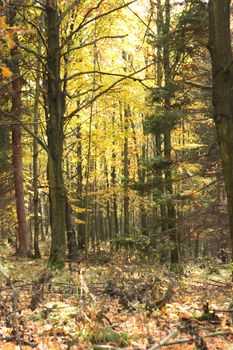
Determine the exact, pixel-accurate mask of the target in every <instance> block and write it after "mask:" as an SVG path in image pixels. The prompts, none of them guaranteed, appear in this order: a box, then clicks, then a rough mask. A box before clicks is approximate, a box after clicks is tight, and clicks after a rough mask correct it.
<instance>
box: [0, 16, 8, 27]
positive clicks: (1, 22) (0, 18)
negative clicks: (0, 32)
mask: <svg viewBox="0 0 233 350" xmlns="http://www.w3.org/2000/svg"><path fill="white" fill-rule="evenodd" d="M0 28H1V29H7V28H8V25H7V23H6V17H5V16H0Z"/></svg>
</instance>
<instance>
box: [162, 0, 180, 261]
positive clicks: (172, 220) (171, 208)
mask: <svg viewBox="0 0 233 350" xmlns="http://www.w3.org/2000/svg"><path fill="white" fill-rule="evenodd" d="M170 6H171V4H170V0H165V26H164V34H165V35H166V36H167V38H166V40H165V43H164V75H165V76H164V78H165V90H166V92H167V97H166V98H165V100H164V104H165V109H166V110H167V111H170V109H171V96H170V94H171V92H170V89H171V67H170V66H171V63H170V42H169V35H170V19H171V14H170ZM164 156H165V158H166V160H168V161H169V163H170V164H171V129H170V127H169V126H168V127H167V129H166V130H165V132H164ZM165 181H166V190H167V192H168V193H169V196H170V197H172V194H173V181H172V171H171V165H168V166H167V168H166V170H165ZM167 216H168V230H169V235H170V239H171V241H172V243H173V247H172V249H171V266H172V268H173V266H174V265H175V264H177V263H178V262H179V247H178V242H177V232H176V210H175V204H174V202H173V199H172V198H170V199H168V201H167ZM174 267H175V266H174Z"/></svg>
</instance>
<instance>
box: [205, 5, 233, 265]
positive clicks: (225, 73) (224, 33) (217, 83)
mask: <svg viewBox="0 0 233 350" xmlns="http://www.w3.org/2000/svg"><path fill="white" fill-rule="evenodd" d="M230 3H231V1H230V0H210V1H209V43H208V48H209V51H210V55H211V60H212V76H213V107H214V120H215V125H216V130H217V138H218V143H219V148H220V154H221V159H222V166H223V173H224V181H225V187H226V193H227V201H228V213H229V224H230V237H231V251H232V260H233V64H232V63H233V57H232V48H231V30H230Z"/></svg>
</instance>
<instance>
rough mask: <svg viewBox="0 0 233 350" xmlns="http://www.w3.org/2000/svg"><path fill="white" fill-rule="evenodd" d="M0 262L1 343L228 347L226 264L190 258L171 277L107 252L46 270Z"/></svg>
mask: <svg viewBox="0 0 233 350" xmlns="http://www.w3.org/2000/svg"><path fill="white" fill-rule="evenodd" d="M1 262H2V264H4V266H6V267H7V270H4V271H0V272H1V276H0V349H2V350H11V349H32V348H34V349H37V350H47V349H59V350H60V349H70V350H77V349H78V350H86V349H95V350H116V349H117V350H119V349H131V350H136V349H137V350H145V349H149V350H155V349H160V348H161V349H166V350H178V349H186V350H191V349H197V350H206V349H209V350H212V349H215V350H217V349H219V350H220V349H221V350H223V349H228V350H230V349H233V325H232V319H233V310H232V313H230V312H229V311H226V310H228V309H229V307H230V309H232V308H233V305H232V307H231V305H230V304H231V300H232V283H231V278H230V271H229V270H228V269H227V268H226V267H223V266H220V265H219V266H218V268H216V267H214V268H213V266H211V265H209V266H207V267H205V268H203V267H202V268H200V267H197V266H193V267H192V268H189V269H188V268H187V271H186V274H185V275H183V276H181V277H177V276H175V275H174V274H172V273H169V272H168V271H167V270H166V269H165V268H164V269H161V268H159V266H156V265H152V264H150V263H149V262H146V263H145V262H143V261H136V260H134V259H133V258H132V257H131V258H130V257H129V256H128V257H126V256H124V257H123V256H120V255H119V254H118V255H117V256H114V255H112V256H111V255H109V254H106V253H102V254H98V255H92V256H90V257H89V258H88V259H85V260H83V261H82V262H80V263H78V264H76V263H70V264H67V268H66V269H65V270H64V271H62V272H52V273H51V272H49V271H46V262H45V261H44V260H43V259H41V260H28V259H18V260H16V258H15V257H12V256H10V255H9V256H4V257H2V259H1ZM2 269H3V268H2V266H1V268H0V270H2ZM6 271H7V272H6ZM7 273H8V274H10V278H8V279H7V278H5V277H4V274H5V275H6V274H7ZM214 310H216V311H215V312H214ZM16 344H17V345H16Z"/></svg>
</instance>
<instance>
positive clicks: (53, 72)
mask: <svg viewBox="0 0 233 350" xmlns="http://www.w3.org/2000/svg"><path fill="white" fill-rule="evenodd" d="M46 18H47V26H46V30H47V80H48V113H49V119H48V121H47V137H48V147H49V156H48V183H49V202H50V225H51V234H52V244H51V250H50V257H49V264H50V265H52V266H55V267H58V268H62V267H63V266H64V263H65V248H66V240H65V230H66V190H65V186H64V180H63V171H62V154H63V140H64V133H63V126H64V96H63V94H62V89H61V82H60V51H59V24H58V19H59V14H58V7H57V1H56V0H53V1H51V0H47V3H46Z"/></svg>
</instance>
